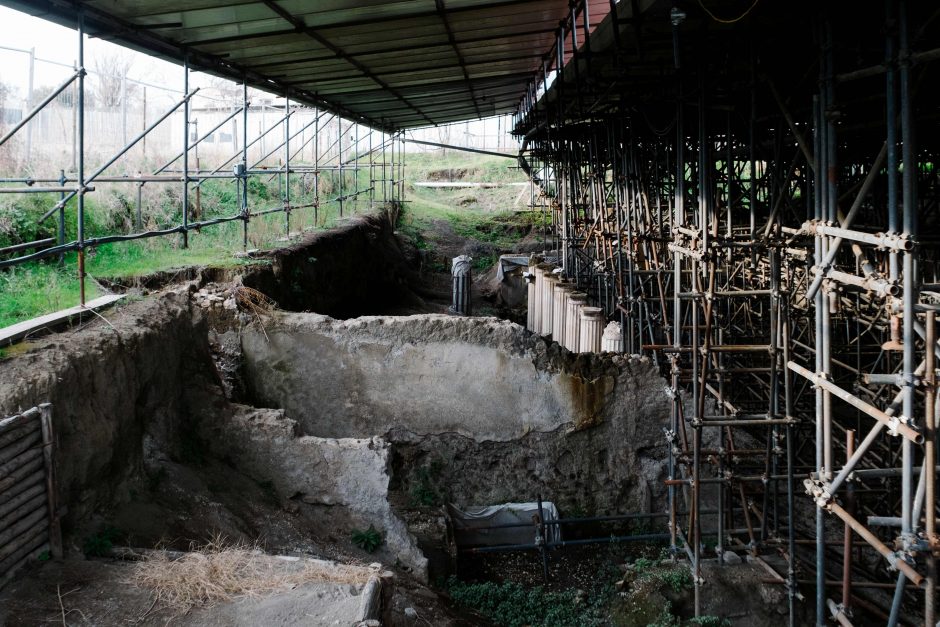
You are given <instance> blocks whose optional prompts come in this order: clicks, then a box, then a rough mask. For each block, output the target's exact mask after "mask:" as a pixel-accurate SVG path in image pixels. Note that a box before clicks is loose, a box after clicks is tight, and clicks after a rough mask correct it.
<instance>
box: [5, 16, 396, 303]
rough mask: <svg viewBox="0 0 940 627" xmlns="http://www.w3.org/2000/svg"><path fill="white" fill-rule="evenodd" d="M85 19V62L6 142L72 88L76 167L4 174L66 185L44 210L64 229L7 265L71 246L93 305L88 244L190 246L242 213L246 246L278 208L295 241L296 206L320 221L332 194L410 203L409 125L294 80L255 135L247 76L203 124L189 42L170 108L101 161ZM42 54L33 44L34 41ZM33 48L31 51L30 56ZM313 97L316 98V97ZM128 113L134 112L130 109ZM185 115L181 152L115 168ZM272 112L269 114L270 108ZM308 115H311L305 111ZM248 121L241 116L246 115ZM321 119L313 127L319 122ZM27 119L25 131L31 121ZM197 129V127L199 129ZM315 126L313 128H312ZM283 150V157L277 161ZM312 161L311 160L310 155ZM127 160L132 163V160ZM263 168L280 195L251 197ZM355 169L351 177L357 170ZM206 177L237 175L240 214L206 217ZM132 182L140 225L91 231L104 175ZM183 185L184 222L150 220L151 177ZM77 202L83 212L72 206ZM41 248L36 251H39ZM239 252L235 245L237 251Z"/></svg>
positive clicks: (80, 41)
mask: <svg viewBox="0 0 940 627" xmlns="http://www.w3.org/2000/svg"><path fill="white" fill-rule="evenodd" d="M76 28H77V57H76V58H77V63H76V67H75V68H74V69H73V71H71V72H70V74H69V76H68V77H67V78H66V79H65V80H64V81H63V82H62V83H60V84H59V85H58V86H57V87H55V88H54V89H53V90H52V91H51V92H50V93H49V94H48V95H47V96H46V97H44V98H43V99H42V100H41V101H39V102H38V103H36V104H35V106H33V107H32V109H30V110H29V111H28V112H27V113H25V114H24V115H23V116H22V119H20V120H19V121H18V122H17V123H15V124H14V125H13V126H12V127H11V128H9V129H8V130H7V131H6V132H5V133H4V134H3V136H2V137H0V147H2V146H3V145H4V144H7V142H9V141H10V140H11V139H12V138H14V137H15V136H17V134H18V133H20V132H23V133H25V134H30V133H31V130H32V126H31V125H30V122H31V120H34V119H35V118H36V117H37V116H38V115H39V114H40V113H41V112H42V111H43V110H44V109H46V108H47V107H50V106H52V105H53V103H55V102H56V100H57V98H59V97H60V96H61V95H62V94H63V93H67V90H71V92H68V93H73V94H74V97H73V101H72V103H71V106H72V108H73V109H74V121H75V129H74V135H75V137H74V145H75V150H74V166H73V168H72V169H71V170H70V171H67V170H65V169H62V170H61V171H60V174H59V176H57V177H48V176H47V177H43V176H24V175H18V174H16V173H13V174H10V175H7V176H3V175H2V174H0V193H2V194H15V195H18V196H25V195H28V194H42V195H44V197H50V195H56V194H57V195H58V200H57V201H55V202H53V203H52V204H51V206H50V207H49V208H48V210H47V211H45V213H43V215H42V216H41V217H40V218H39V222H40V223H43V222H46V221H47V220H49V219H50V218H53V216H54V217H55V220H56V229H55V232H56V236H55V237H46V238H42V239H39V240H35V241H30V242H21V243H17V244H14V245H11V246H7V247H4V248H0V268H8V267H12V266H16V265H19V264H24V263H27V262H32V261H37V260H40V259H45V258H49V257H58V258H59V259H60V262H61V261H62V260H64V255H65V254H66V253H71V252H75V253H77V256H76V261H77V274H78V278H79V290H80V291H79V294H80V295H79V299H80V303H79V304H80V305H81V306H82V307H84V306H85V303H86V297H85V282H86V276H87V274H86V271H85V260H86V254H87V252H88V251H89V250H91V249H93V248H95V247H98V246H101V245H104V244H112V243H116V242H128V241H133V240H142V239H148V238H154V237H169V236H178V237H179V238H180V246H181V247H182V248H187V247H188V246H189V238H190V234H192V233H194V232H195V233H198V232H200V231H201V230H202V229H205V228H208V227H212V226H216V225H221V224H226V223H230V222H241V224H242V248H243V251H247V249H248V245H249V231H250V224H251V221H252V219H256V218H259V217H261V216H266V215H271V214H283V216H284V238H283V239H284V240H285V241H289V240H290V239H291V238H292V237H296V236H298V233H297V232H295V231H292V230H291V216H292V215H295V214H298V212H301V211H306V212H308V213H312V217H313V224H314V225H320V224H322V222H323V221H322V218H321V216H320V215H319V213H320V209H321V206H323V205H324V204H326V203H334V204H337V205H338V210H339V216H340V217H343V215H344V213H348V211H349V205H350V203H353V205H354V208H358V207H359V206H361V205H362V203H363V202H367V203H368V207H369V208H370V209H374V208H375V207H376V206H377V205H383V204H385V203H401V202H402V201H403V200H404V192H405V186H404V167H405V164H404V137H403V135H402V133H401V131H395V130H390V129H376V128H371V127H364V126H363V125H362V123H361V122H360V121H353V120H346V119H344V118H342V117H340V116H339V115H337V114H336V113H331V112H329V111H328V110H325V109H318V108H314V109H310V108H309V107H306V106H302V105H299V104H296V103H295V102H292V100H291V92H290V90H289V89H288V90H286V91H285V92H284V93H283V94H282V96H283V97H284V105H283V107H280V108H278V107H275V108H274V109H275V111H278V115H277V116H276V119H274V120H273V121H272V122H270V123H268V122H267V121H264V122H263V123H262V128H261V129H260V130H259V132H258V134H257V135H256V136H255V137H254V139H250V138H249V111H250V110H251V107H252V105H251V102H250V101H249V98H248V94H249V92H248V80H247V79H246V80H244V81H243V82H242V83H241V102H239V103H232V105H231V112H230V113H229V114H228V115H226V116H225V117H223V118H222V120H221V121H220V122H218V123H217V124H216V125H215V126H213V127H212V128H211V129H210V130H208V131H205V132H203V133H202V134H199V133H198V122H197V121H196V120H194V119H193V116H192V101H193V98H194V97H195V96H196V94H197V93H198V92H199V88H198V87H197V88H191V87H190V76H191V73H192V70H191V68H190V56H189V53H188V52H187V51H185V50H183V51H182V52H181V58H180V62H181V65H182V77H183V91H182V94H181V95H180V97H179V98H177V99H176V101H175V102H174V103H173V104H172V106H170V107H169V108H167V109H166V110H165V111H163V112H161V113H160V114H159V115H158V116H157V117H156V118H155V119H154V120H153V121H149V123H147V122H148V120H147V119H146V117H145V119H144V122H145V128H144V129H143V130H142V131H141V132H139V133H138V134H137V135H136V136H135V137H133V138H132V139H130V140H129V141H127V142H126V143H124V144H123V145H122V146H121V147H120V148H119V149H118V150H117V151H116V152H115V153H113V154H111V155H108V157H107V158H105V159H104V162H103V163H102V164H101V165H99V166H97V167H95V169H94V170H93V171H90V172H89V170H91V167H92V160H91V159H90V155H89V147H90V146H91V145H92V144H93V142H95V137H94V136H89V135H88V134H87V133H86V128H85V122H86V94H87V92H88V85H87V81H86V76H87V74H88V72H87V71H86V68H85V44H86V39H87V33H86V29H85V24H84V17H83V15H82V14H81V13H79V16H78V20H77V23H76ZM30 53H31V55H34V51H30ZM31 58H32V56H31ZM308 100H309V99H308ZM125 115H126V112H125ZM175 115H178V116H180V117H181V123H180V125H179V126H180V129H179V132H180V134H181V137H180V143H181V145H182V149H181V150H180V152H179V153H178V154H176V155H175V156H174V157H173V158H171V159H169V160H167V161H166V162H165V163H163V164H162V165H161V166H159V167H157V168H155V169H154V170H153V171H152V172H149V173H142V172H139V171H135V172H118V173H115V170H117V169H119V167H120V166H121V165H122V164H123V163H124V162H123V161H122V158H123V157H125V156H126V155H128V153H130V151H131V150H132V149H134V148H135V147H136V146H138V144H144V145H145V144H146V140H147V138H148V136H150V135H151V134H152V133H154V131H155V130H156V129H158V128H166V126H167V125H168V120H170V119H171V117H172V116H175ZM262 115H263V114H262ZM294 117H297V118H305V119H304V123H303V124H302V125H298V126H292V125H291V119H292V118H294ZM306 118H309V119H306ZM230 122H231V123H233V124H235V125H237V126H238V128H237V134H238V138H236V142H235V143H236V145H240V148H238V149H237V150H236V151H235V152H234V154H232V155H231V156H229V157H228V158H227V159H225V160H224V161H220V162H219V163H217V164H214V165H213V164H209V163H203V162H204V161H205V160H204V159H200V158H198V156H196V157H195V158H193V157H194V155H198V147H199V146H200V144H202V143H203V142H205V141H206V140H207V139H209V138H210V137H213V134H214V133H215V132H216V131H218V130H219V129H220V128H222V127H223V126H224V125H226V124H228V123H230ZM239 122H240V124H239ZM331 123H332V124H333V125H335V127H336V136H335V139H334V140H333V141H332V142H330V141H329V137H330V136H329V135H326V137H327V141H326V146H325V147H324V146H323V145H322V144H323V142H322V140H321V135H322V131H324V130H325V129H327V128H328V125H330V124H331ZM311 127H312V129H311ZM24 129H25V131H24ZM193 129H195V130H193ZM311 130H312V132H311ZM266 137H268V138H269V139H268V142H269V145H270V142H271V140H270V138H272V137H273V138H274V147H273V148H270V149H267V148H266V147H265V145H264V141H265V138H266ZM256 144H257V145H259V146H260V151H261V153H262V156H261V157H260V158H259V159H256V160H254V159H249V156H248V155H249V149H250V148H252V147H253V146H255V145H256ZM308 146H310V147H311V149H312V153H313V155H312V159H305V158H304V151H305V149H307V147H308ZM272 160H276V161H277V163H276V164H275V165H270V163H271V161H272ZM311 161H312V163H311ZM125 170H126V166H125ZM361 172H363V173H365V175H367V181H362V182H367V185H365V186H363V185H361V181H360V178H361V176H360V173H361ZM322 176H331V178H333V179H335V181H336V189H335V190H334V191H333V193H331V195H330V197H321V177H322ZM261 178H264V179H266V180H268V181H271V180H275V179H276V181H277V188H278V194H277V199H276V202H275V203H273V204H269V205H266V206H253V204H252V203H251V202H250V201H249V194H248V190H249V186H250V184H251V181H252V179H261ZM299 179H300V180H302V181H303V182H304V187H305V188H309V189H311V190H312V192H313V194H312V198H310V197H309V196H306V197H305V198H303V199H302V202H297V199H292V197H291V186H292V184H294V183H297V181H298V180H299ZM349 179H351V180H349ZM207 181H220V182H227V183H230V184H232V185H234V188H235V192H234V193H235V197H236V198H237V211H236V212H235V213H232V214H231V215H222V216H216V217H204V216H203V215H202V211H201V207H200V197H201V191H202V190H201V188H202V186H203V184H204V183H206V182H207ZM103 183H109V184H123V185H128V186H132V188H136V191H137V194H136V198H137V200H136V206H135V207H134V209H135V219H134V223H133V228H131V229H130V230H129V232H123V233H110V234H98V235H94V236H90V235H89V232H88V229H87V225H86V223H87V212H86V207H85V199H86V197H87V196H88V194H91V193H94V192H95V191H96V184H103ZM157 184H160V185H167V186H179V187H178V188H179V190H180V197H181V206H180V209H179V211H178V215H179V219H178V223H177V224H174V225H161V228H149V229H148V228H147V223H146V221H145V219H144V216H145V213H146V210H147V207H145V202H144V200H143V197H142V193H141V190H142V189H143V187H144V186H145V185H157ZM73 212H74V213H73ZM71 220H74V221H75V222H74V224H75V225H76V227H77V228H76V231H77V237H76V238H75V239H74V240H72V241H67V240H66V231H67V229H66V225H67V224H68V223H69V221H71ZM30 251H32V252H30ZM233 252H234V251H233Z"/></svg>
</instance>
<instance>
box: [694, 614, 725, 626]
mask: <svg viewBox="0 0 940 627" xmlns="http://www.w3.org/2000/svg"><path fill="white" fill-rule="evenodd" d="M689 625H699V626H700V627H731V621H730V620H728V619H727V618H721V617H718V616H709V615H706V616H696V617H695V618H690V619H689Z"/></svg>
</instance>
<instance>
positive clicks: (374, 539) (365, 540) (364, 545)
mask: <svg viewBox="0 0 940 627" xmlns="http://www.w3.org/2000/svg"><path fill="white" fill-rule="evenodd" d="M351 539H352V542H353V544H355V545H356V546H358V547H359V548H360V549H362V550H363V551H365V552H366V553H375V552H376V551H377V550H379V547H380V546H382V543H383V542H384V540H382V534H381V533H380V532H379V530H378V529H376V528H375V525H369V528H368V529H365V530H363V529H355V530H353V532H352V536H351Z"/></svg>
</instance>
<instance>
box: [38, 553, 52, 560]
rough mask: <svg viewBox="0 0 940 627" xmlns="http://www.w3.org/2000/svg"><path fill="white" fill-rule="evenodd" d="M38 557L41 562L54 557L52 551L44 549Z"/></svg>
mask: <svg viewBox="0 0 940 627" xmlns="http://www.w3.org/2000/svg"><path fill="white" fill-rule="evenodd" d="M36 559H37V560H39V561H40V562H48V561H49V560H51V559H52V553H50V552H49V551H43V552H42V553H40V554H39V555H38V556H37V557H36Z"/></svg>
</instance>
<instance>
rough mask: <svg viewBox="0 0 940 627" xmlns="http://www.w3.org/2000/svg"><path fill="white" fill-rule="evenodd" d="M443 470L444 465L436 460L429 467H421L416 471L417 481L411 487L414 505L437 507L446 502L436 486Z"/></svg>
mask: <svg viewBox="0 0 940 627" xmlns="http://www.w3.org/2000/svg"><path fill="white" fill-rule="evenodd" d="M443 469H444V463H443V462H441V461H440V460H437V459H435V460H432V461H431V463H430V464H428V465H427V466H420V467H419V468H418V469H417V470H415V476H416V480H415V483H414V484H413V485H412V486H411V501H412V503H413V504H415V505H424V506H425V507H435V506H438V505H441V504H442V503H443V502H444V499H443V498H442V497H441V494H440V492H439V491H438V489H437V487H436V486H435V485H434V484H435V480H436V479H437V478H438V477H439V476H440V474H441V471H442V470H443Z"/></svg>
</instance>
